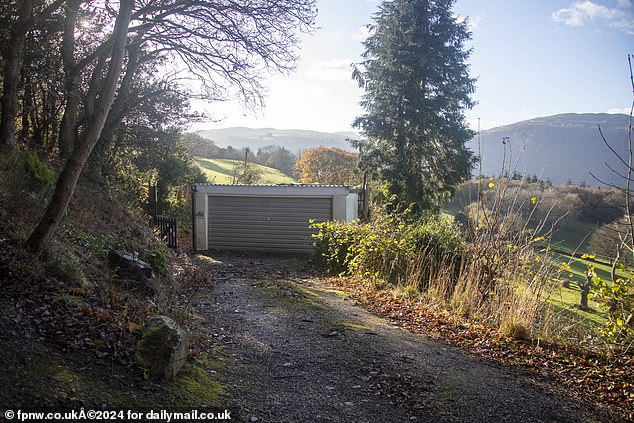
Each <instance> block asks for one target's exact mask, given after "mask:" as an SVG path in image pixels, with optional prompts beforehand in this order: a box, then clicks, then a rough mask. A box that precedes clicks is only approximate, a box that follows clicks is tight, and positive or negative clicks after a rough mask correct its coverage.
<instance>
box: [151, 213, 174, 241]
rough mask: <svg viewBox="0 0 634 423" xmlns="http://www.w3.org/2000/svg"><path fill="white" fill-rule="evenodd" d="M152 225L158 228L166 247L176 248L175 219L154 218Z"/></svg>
mask: <svg viewBox="0 0 634 423" xmlns="http://www.w3.org/2000/svg"><path fill="white" fill-rule="evenodd" d="M154 225H155V226H156V227H157V228H158V230H159V235H160V237H161V238H162V239H163V240H164V241H165V242H166V243H167V246H168V247H170V248H173V249H176V248H178V240H177V237H176V219H170V218H167V217H164V216H154Z"/></svg>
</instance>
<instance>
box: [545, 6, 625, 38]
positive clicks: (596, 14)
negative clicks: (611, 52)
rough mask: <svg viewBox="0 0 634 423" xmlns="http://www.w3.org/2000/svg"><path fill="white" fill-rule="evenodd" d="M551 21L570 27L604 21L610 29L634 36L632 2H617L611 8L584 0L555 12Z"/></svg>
mask: <svg viewBox="0 0 634 423" xmlns="http://www.w3.org/2000/svg"><path fill="white" fill-rule="evenodd" d="M551 19H552V20H553V21H555V22H561V23H563V24H565V25H568V26H583V25H585V24H586V23H588V22H589V21H594V20H597V21H603V22H605V23H606V24H607V25H608V26H609V27H610V28H614V29H618V30H620V31H624V32H625V33H627V34H630V35H634V12H633V11H632V1H631V0H617V6H616V7H614V8H610V7H607V6H604V5H602V4H599V3H596V2H593V1H590V0H584V1H577V2H574V3H572V4H571V5H570V7H565V8H562V9H559V10H556V11H554V12H553V13H552V14H551Z"/></svg>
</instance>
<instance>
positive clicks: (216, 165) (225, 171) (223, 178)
mask: <svg viewBox="0 0 634 423" xmlns="http://www.w3.org/2000/svg"><path fill="white" fill-rule="evenodd" d="M194 160H195V161H196V164H197V165H198V167H200V169H201V170H202V171H203V172H204V173H205V175H207V179H208V180H209V182H210V183H214V184H231V183H233V167H234V166H235V164H236V163H238V164H241V162H239V161H236V160H227V159H205V158H203V157H196V158H194ZM253 166H255V167H256V168H257V169H258V170H259V171H260V180H259V181H258V183H260V184H292V183H294V182H296V181H295V180H294V179H293V178H291V177H290V176H286V175H284V174H283V173H282V172H280V171H279V170H277V169H273V168H270V167H267V166H262V165H259V164H253Z"/></svg>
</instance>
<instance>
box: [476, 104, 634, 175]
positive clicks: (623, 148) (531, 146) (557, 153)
mask: <svg viewBox="0 0 634 423" xmlns="http://www.w3.org/2000/svg"><path fill="white" fill-rule="evenodd" d="M628 120H629V116H627V115H623V114H604V113H602V114H574V113H569V114H561V115H554V116H547V117H540V118H536V119H530V120H526V121H522V122H517V123H514V124H511V125H505V126H500V127H498V128H493V129H489V130H486V131H482V132H481V134H480V145H481V152H482V173H483V174H484V175H487V176H498V175H500V173H501V172H502V163H503V158H504V148H505V147H506V157H507V163H508V157H509V155H510V157H511V162H512V165H511V173H513V172H514V171H517V172H518V173H520V174H528V175H529V176H532V175H534V174H535V175H537V176H538V177H540V178H541V179H542V180H547V179H550V180H551V181H552V182H553V184H555V185H559V184H562V183H565V182H567V181H569V180H570V181H571V182H573V183H577V184H579V183H582V182H585V183H587V184H588V185H599V182H597V181H596V180H595V179H594V178H593V177H592V176H591V175H590V172H592V174H593V175H595V176H596V177H597V178H599V179H601V180H603V181H605V182H608V183H611V184H616V185H618V186H622V185H623V179H622V178H620V177H619V176H617V175H616V174H615V173H613V172H612V171H610V169H609V168H608V167H607V166H606V163H608V164H609V165H610V166H612V167H613V168H614V169H616V170H618V171H620V172H621V173H622V172H623V169H624V167H623V165H622V164H621V163H619V161H618V159H617V158H616V156H615V155H614V154H613V153H612V152H611V151H610V150H609V149H608V147H607V146H606V145H605V144H604V143H603V141H602V140H601V136H600V134H599V129H598V126H599V125H600V126H601V130H602V131H603V135H605V138H606V140H607V141H608V142H609V143H610V145H611V146H612V148H614V149H615V150H616V151H617V152H618V153H619V154H621V155H622V156H623V157H626V156H627V131H628ZM504 137H508V140H509V141H510V142H507V144H506V145H505V144H503V143H502V140H503V138H504ZM469 148H471V149H472V150H473V151H474V152H475V153H476V154H478V142H477V137H476V138H474V139H473V140H472V141H471V142H470V143H469ZM474 174H478V167H477V166H476V168H475V169H474Z"/></svg>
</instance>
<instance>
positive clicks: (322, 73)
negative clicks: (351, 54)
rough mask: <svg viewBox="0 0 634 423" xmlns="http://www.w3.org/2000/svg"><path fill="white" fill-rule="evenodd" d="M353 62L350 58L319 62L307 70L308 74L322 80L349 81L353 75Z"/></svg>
mask: <svg viewBox="0 0 634 423" xmlns="http://www.w3.org/2000/svg"><path fill="white" fill-rule="evenodd" d="M351 64H352V60H350V59H343V60H337V59H334V60H328V61H325V62H317V63H315V64H313V65H312V66H311V67H310V69H308V70H307V71H306V74H307V75H308V76H309V77H310V78H313V79H318V80H321V81H347V80H349V79H351V75H352V69H351V68H350V65H351Z"/></svg>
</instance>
